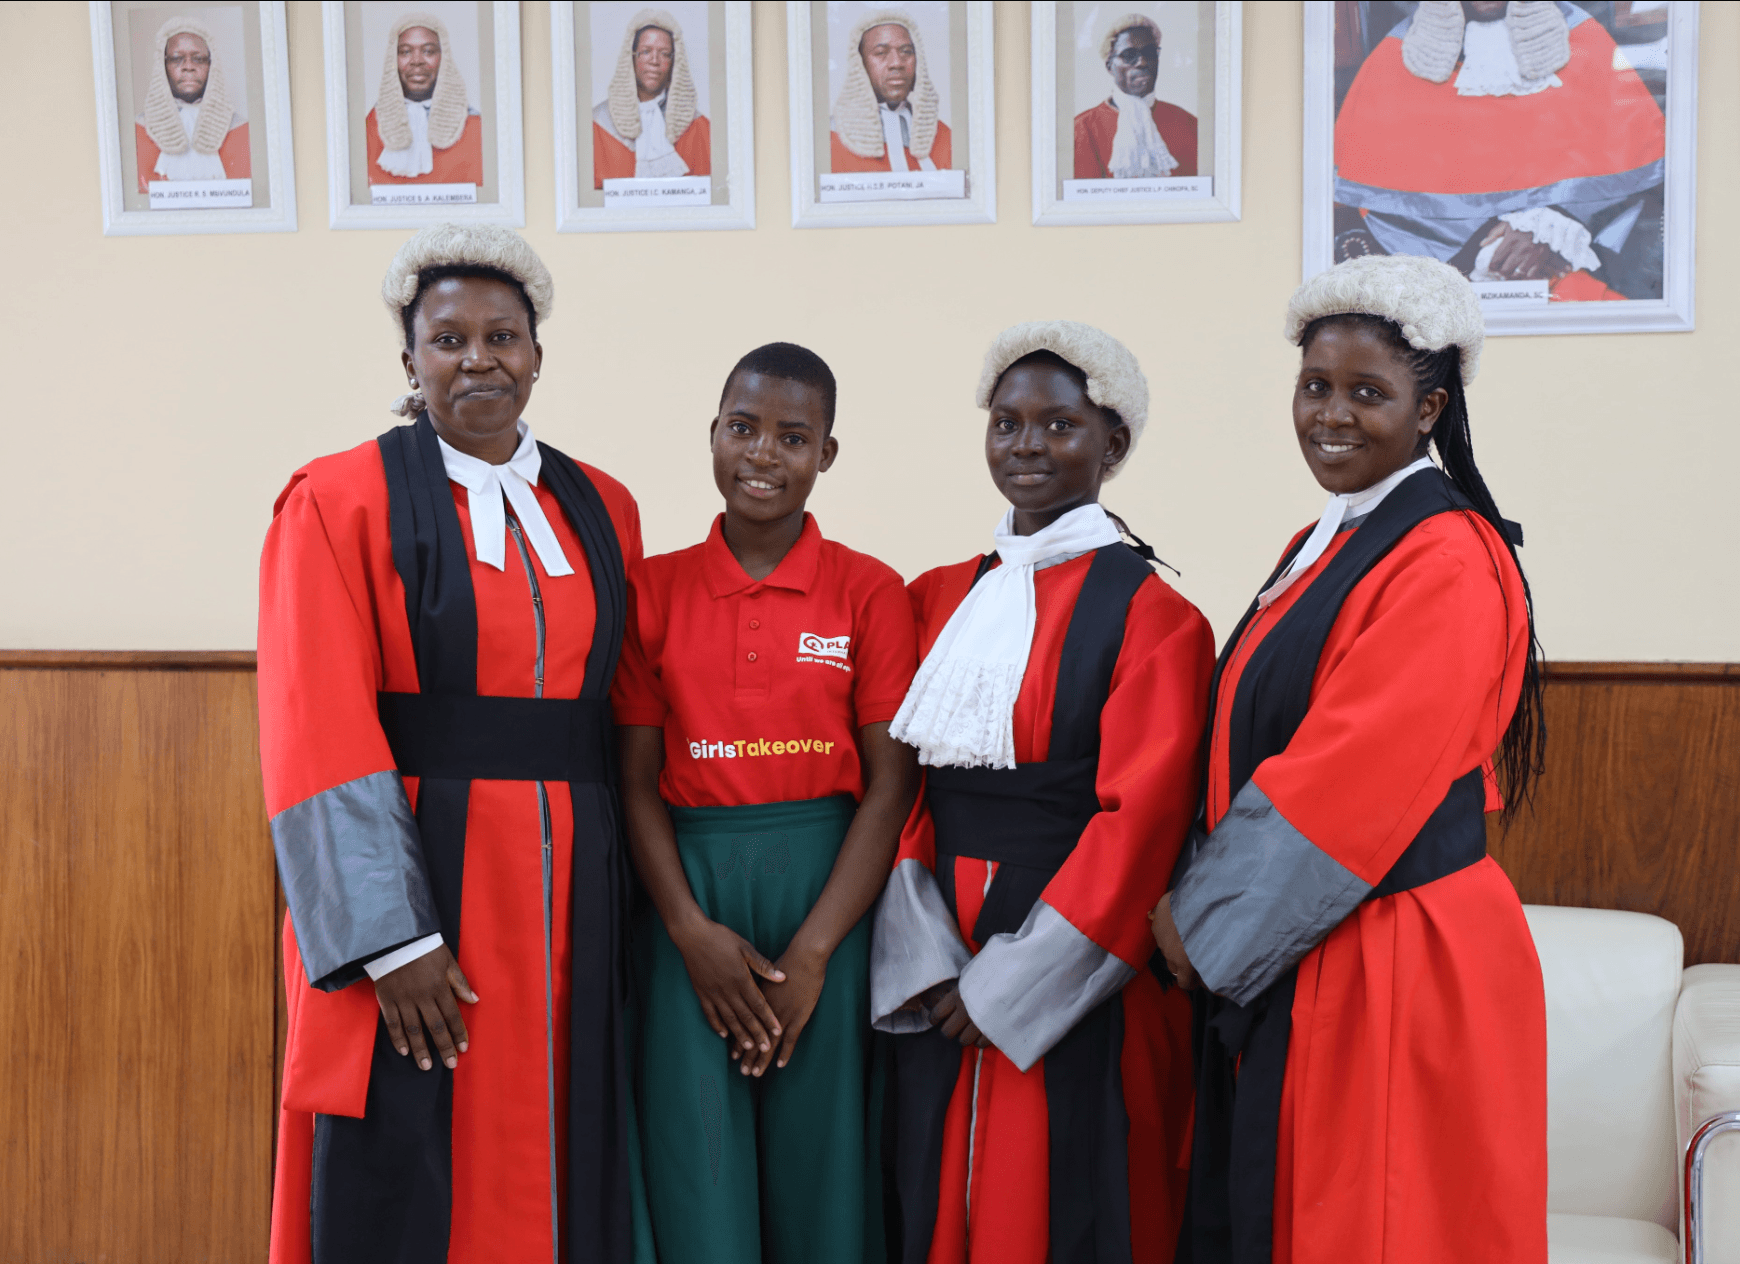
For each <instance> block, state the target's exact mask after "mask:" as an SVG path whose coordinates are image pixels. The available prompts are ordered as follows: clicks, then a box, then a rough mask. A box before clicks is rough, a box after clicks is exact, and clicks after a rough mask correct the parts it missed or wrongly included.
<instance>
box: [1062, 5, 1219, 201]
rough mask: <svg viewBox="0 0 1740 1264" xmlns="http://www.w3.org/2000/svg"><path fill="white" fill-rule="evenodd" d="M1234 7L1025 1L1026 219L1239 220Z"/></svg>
mask: <svg viewBox="0 0 1740 1264" xmlns="http://www.w3.org/2000/svg"><path fill="white" fill-rule="evenodd" d="M1243 40H1244V35H1243V6H1242V5H1240V4H1238V3H1236V0H1231V2H1229V0H1221V2H1220V3H1213V2H1212V0H1209V2H1207V3H1193V2H1184V0H1179V2H1176V3H1168V2H1166V0H1146V2H1144V3H1124V4H1116V5H1104V4H1071V3H1061V4H1045V3H1035V4H1034V5H1033V222H1034V223H1035V224H1167V223H1174V224H1176V223H1189V222H1200V221H1210V220H1236V219H1238V218H1239V174H1240V161H1239V135H1240V132H1239V102H1240V72H1241V68H1242V60H1243V58H1242V48H1243Z"/></svg>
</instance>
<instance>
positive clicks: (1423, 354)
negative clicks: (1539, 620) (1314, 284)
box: [1299, 312, 1547, 826]
mask: <svg viewBox="0 0 1740 1264" xmlns="http://www.w3.org/2000/svg"><path fill="white" fill-rule="evenodd" d="M1330 325H1342V326H1349V327H1352V328H1357V329H1368V330H1370V331H1371V332H1373V333H1375V334H1377V335H1378V336H1379V337H1381V338H1382V339H1383V340H1384V341H1385V342H1386V343H1387V344H1388V345H1389V346H1390V347H1391V349H1393V350H1394V351H1395V353H1396V355H1397V357H1398V358H1399V359H1400V360H1401V361H1402V363H1403V364H1405V365H1406V366H1407V368H1408V372H1409V374H1410V375H1411V376H1412V377H1413V379H1414V398H1415V399H1416V400H1420V399H1424V398H1425V397H1426V396H1427V395H1429V394H1431V393H1432V392H1433V391H1438V390H1441V391H1443V392H1444V393H1445V395H1446V396H1447V397H1448V398H1446V400H1445V401H1444V409H1443V411H1442V412H1440V413H1439V414H1438V420H1437V421H1436V422H1435V423H1434V424H1433V426H1432V432H1431V434H1430V435H1428V436H1424V437H1422V439H1421V440H1420V451H1421V454H1422V455H1423V454H1424V452H1425V448H1426V445H1427V443H1428V442H1430V444H1431V445H1432V446H1433V447H1436V448H1437V449H1438V460H1439V463H1440V464H1441V465H1442V466H1443V468H1444V473H1445V474H1446V475H1447V476H1448V477H1449V479H1450V481H1451V482H1452V483H1454V484H1456V488H1457V490H1458V491H1460V492H1461V493H1462V494H1463V495H1464V496H1466V497H1467V498H1468V500H1469V502H1470V503H1471V504H1472V505H1473V506H1474V510H1475V512H1476V513H1478V514H1479V515H1480V516H1481V517H1482V518H1484V519H1486V521H1487V522H1488V523H1490V524H1491V525H1492V528H1493V530H1495V531H1497V532H1498V537H1499V539H1501V540H1503V541H1504V547H1505V548H1506V549H1507V550H1508V551H1509V553H1510V560H1511V562H1512V563H1513V564H1514V565H1515V566H1516V573H1517V577H1518V578H1519V579H1521V580H1522V587H1523V601H1524V602H1525V603H1526V606H1527V610H1528V624H1529V644H1528V660H1527V662H1526V663H1525V664H1524V666H1523V681H1522V692H1521V694H1520V695H1519V696H1518V698H1517V703H1516V711H1515V713H1514V714H1513V715H1512V716H1511V718H1510V724H1509V725H1508V726H1507V727H1506V728H1505V730H1504V738H1503V740H1502V741H1501V742H1500V743H1499V748H1498V751H1497V753H1496V755H1495V756H1494V758H1493V764H1494V766H1495V768H1496V770H1497V772H1498V784H1499V788H1500V790H1502V791H1503V794H1504V816H1503V821H1504V823H1505V825H1507V826H1508V825H1509V824H1510V822H1511V819H1512V817H1513V816H1515V814H1516V810H1517V809H1518V808H1519V807H1520V806H1521V805H1522V804H1523V803H1525V802H1527V801H1528V800H1529V799H1530V797H1531V796H1532V794H1533V792H1534V784H1535V779H1536V778H1538V777H1539V776H1540V774H1541V771H1542V769H1543V768H1544V767H1545V761H1546V749H1547V720H1546V712H1545V704H1544V697H1543V689H1542V684H1543V680H1542V674H1541V642H1540V638H1539V637H1538V636H1536V635H1535V599H1534V594H1533V593H1531V592H1530V591H1529V581H1528V576H1527V575H1525V574H1524V573H1523V568H1522V562H1521V561H1520V560H1519V559H1518V557H1517V555H1516V546H1517V541H1516V540H1514V539H1512V536H1511V530H1510V528H1509V526H1508V525H1507V524H1506V522H1505V520H1504V518H1503V517H1502V516H1501V515H1500V514H1499V512H1498V504H1497V503H1496V502H1495V501H1494V500H1493V498H1492V492H1491V491H1490V490H1489V489H1488V488H1487V486H1486V480H1485V479H1484V478H1482V477H1481V475H1480V467H1479V466H1477V465H1475V463H1474V440H1473V437H1472V436H1471V435H1470V433H1469V429H1468V398H1467V396H1466V395H1465V394H1464V392H1463V389H1462V352H1461V350H1460V349H1459V348H1458V347H1457V346H1456V345H1455V344H1454V343H1452V344H1451V345H1450V346H1447V347H1444V348H1443V349H1442V350H1439V351H1421V350H1419V349H1418V348H1416V347H1413V346H1410V345H1409V344H1408V340H1407V339H1406V338H1404V337H1403V336H1402V330H1401V327H1400V326H1399V325H1397V324H1396V323H1395V322H1394V321H1392V320H1387V319H1385V318H1384V317H1382V316H1372V315H1368V314H1366V313H1363V312H1344V313H1339V314H1337V315H1334V316H1322V317H1319V318H1318V319H1316V320H1314V321H1312V322H1311V323H1310V324H1309V325H1307V326H1305V332H1304V334H1303V335H1302V336H1301V338H1300V340H1299V345H1300V348H1301V349H1302V350H1303V349H1305V348H1308V347H1310V345H1311V340H1312V339H1313V338H1314V337H1316V335H1317V333H1318V332H1319V331H1320V330H1322V329H1323V328H1324V327H1326V326H1330ZM1500 591H1501V592H1502V591H1503V590H1502V588H1501V589H1500Z"/></svg>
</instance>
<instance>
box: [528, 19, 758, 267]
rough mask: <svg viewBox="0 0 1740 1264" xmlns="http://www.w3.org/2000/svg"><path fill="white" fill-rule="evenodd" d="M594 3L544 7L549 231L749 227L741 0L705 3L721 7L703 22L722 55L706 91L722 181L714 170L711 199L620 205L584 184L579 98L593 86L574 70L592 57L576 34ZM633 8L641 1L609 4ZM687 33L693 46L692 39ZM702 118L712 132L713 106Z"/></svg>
mask: <svg viewBox="0 0 1740 1264" xmlns="http://www.w3.org/2000/svg"><path fill="white" fill-rule="evenodd" d="M593 7H594V6H592V5H590V4H586V5H582V4H577V3H574V2H573V0H553V3H552V4H551V5H550V20H551V36H552V38H551V42H550V57H551V65H552V70H553V80H554V85H555V87H554V94H555V109H556V120H555V122H556V127H555V140H556V231H557V232H559V233H609V232H670V231H694V230H709V229H713V230H717V229H742V228H754V227H755V62H754V44H753V34H752V18H751V12H750V4H749V3H748V0H723V2H722V3H716V4H710V5H708V6H707V7H708V9H709V10H713V9H718V10H722V11H723V12H721V13H719V14H718V17H717V20H709V21H708V23H707V26H708V40H709V42H708V47H709V50H710V49H711V47H712V41H714V40H717V39H721V38H722V40H723V44H724V55H723V57H722V58H719V57H713V58H710V61H711V63H712V67H711V68H716V69H722V70H723V72H724V83H723V85H720V86H715V87H713V88H711V89H710V91H709V93H708V96H709V98H710V99H711V100H712V101H713V102H717V103H723V105H724V110H725V115H726V125H725V128H724V135H723V137H722V138H721V137H720V136H719V135H717V134H715V135H714V137H713V144H712V146H711V148H712V152H713V154H714V155H715V159H714V163H713V166H714V167H715V168H717V167H718V165H719V163H718V159H717V155H719V154H720V152H721V150H723V155H724V163H723V165H724V172H723V173H722V174H723V176H724V179H723V181H722V182H721V181H720V180H719V179H718V175H717V174H714V176H713V179H714V196H713V200H712V202H711V203H710V204H708V205H702V206H694V205H688V206H662V207H661V206H649V207H645V208H635V209H619V208H618V207H614V206H610V205H607V204H605V203H607V202H608V201H610V200H611V199H607V198H605V197H604V195H603V193H602V191H600V190H598V189H596V188H589V187H588V184H589V183H591V184H594V185H595V184H597V183H598V180H597V178H596V168H595V167H594V166H593V165H592V164H593V154H592V144H593V140H594V134H593V132H592V129H591V128H590V126H589V121H590V119H591V112H592V106H591V105H590V104H588V105H587V106H586V110H585V112H584V113H582V108H581V107H582V101H581V98H582V97H583V96H584V97H586V98H588V100H590V99H591V98H593V97H597V96H598V91H599V90H598V88H597V86H596V85H593V84H591V82H590V80H591V78H592V77H593V76H590V75H587V76H583V75H582V74H581V65H580V58H581V57H582V55H585V56H586V57H587V60H588V64H589V65H590V62H591V61H592V60H593V59H592V58H591V56H590V53H591V48H592V40H591V38H590V37H591V32H590V30H587V31H582V29H581V18H582V17H584V18H585V19H586V21H587V23H588V26H589V27H590V26H591V25H592V23H591V12H590V11H591V10H592V9H593ZM638 7H641V6H639V5H635V4H631V5H627V6H613V8H629V9H635V8H638ZM693 7H699V6H693ZM679 20H681V19H680V18H679ZM715 28H717V29H715ZM688 38H689V39H690V42H691V43H692V36H691V37H688ZM690 55H691V56H693V53H692V52H691V53H690ZM583 89H584V90H583ZM709 115H710V117H711V118H712V119H713V120H714V121H715V132H717V128H716V120H717V117H718V108H717V106H715V107H714V108H713V109H711V110H709ZM721 142H722V143H721ZM589 170H590V171H591V172H592V174H593V175H594V177H595V178H594V179H593V180H592V181H590V182H588V181H587V180H586V175H587V173H588V171H589ZM721 184H722V185H723V187H720V186H721ZM594 203H596V204H594Z"/></svg>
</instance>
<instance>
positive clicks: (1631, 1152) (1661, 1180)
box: [1526, 905, 1740, 1264]
mask: <svg viewBox="0 0 1740 1264" xmlns="http://www.w3.org/2000/svg"><path fill="white" fill-rule="evenodd" d="M1526 911H1527V914H1528V919H1529V927H1530V929H1531V930H1532V931H1533V933H1534V938H1535V947H1536V949H1537V951H1538V952H1539V953H1540V958H1541V971H1542V974H1543V975H1544V977H1545V981H1546V994H1547V1151H1548V1194H1547V1210H1548V1216H1547V1236H1548V1242H1549V1258H1550V1260H1551V1264H1672V1262H1673V1261H1676V1260H1681V1259H1686V1260H1691V1259H1692V1258H1693V1255H1692V1253H1690V1252H1687V1253H1685V1254H1682V1252H1681V1247H1680V1234H1681V1232H1682V1220H1683V1217H1682V1214H1681V1213H1682V1194H1683V1190H1682V1184H1681V1179H1680V1178H1681V1172H1682V1169H1683V1166H1684V1162H1683V1160H1684V1156H1685V1153H1686V1146H1687V1143H1688V1142H1690V1141H1691V1140H1692V1138H1693V1135H1694V1134H1695V1133H1696V1132H1697V1131H1698V1128H1699V1126H1700V1125H1701V1124H1703V1123H1704V1122H1705V1121H1707V1120H1709V1119H1711V1118H1712V1117H1716V1116H1719V1115H1722V1114H1724V1113H1725V1112H1732V1111H1740V965H1701V966H1693V967H1692V968H1691V969H1689V970H1683V971H1682V969H1681V966H1680V963H1681V961H1682V960H1683V950H1682V945H1681V940H1680V932H1679V928H1678V927H1676V926H1675V925H1674V924H1673V923H1672V922H1667V921H1663V920H1662V919H1661V918H1659V917H1650V916H1647V915H1645V914H1642V913H1619V912H1613V911H1610V910H1606V909H1585V908H1554V907H1548V906H1545V905H1529V906H1527V909H1526ZM1736 1122H1737V1123H1740V1121H1736ZM1703 1172H1704V1176H1703V1198H1702V1204H1701V1212H1702V1229H1703V1232H1702V1234H1701V1237H1702V1251H1703V1253H1702V1256H1701V1261H1700V1264H1740V1126H1737V1127H1734V1128H1733V1129H1732V1130H1729V1131H1726V1132H1725V1133H1721V1134H1720V1135H1713V1139H1712V1140H1709V1141H1708V1142H1707V1143H1706V1146H1705V1148H1704V1164H1703Z"/></svg>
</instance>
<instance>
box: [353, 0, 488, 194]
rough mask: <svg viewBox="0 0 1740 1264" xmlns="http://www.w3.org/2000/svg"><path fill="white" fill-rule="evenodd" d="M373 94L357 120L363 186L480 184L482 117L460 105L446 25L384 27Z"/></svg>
mask: <svg viewBox="0 0 1740 1264" xmlns="http://www.w3.org/2000/svg"><path fill="white" fill-rule="evenodd" d="M384 53H385V58H384V62H383V64H382V67H381V78H380V92H379V94H378V95H377V96H376V98H375V103H374V106H373V107H372V108H371V109H370V110H369V112H368V117H367V119H366V120H364V127H365V130H366V133H367V138H368V180H369V183H370V184H478V185H481V184H482V183H483V117H482V115H480V114H479V113H478V112H477V111H476V110H475V109H473V108H471V106H470V104H469V102H468V101H467V99H466V86H465V76H464V74H463V73H462V72H461V71H460V68H459V63H458V61H457V59H456V58H455V56H454V44H453V37H452V35H451V34H450V33H449V31H448V27H447V24H446V23H445V22H443V21H442V20H441V19H440V18H439V17H438V16H436V15H435V14H433V13H421V12H409V13H400V14H399V15H398V16H396V17H395V18H393V20H392V21H391V22H389V23H388V25H387V32H386V41H385V49H384Z"/></svg>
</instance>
